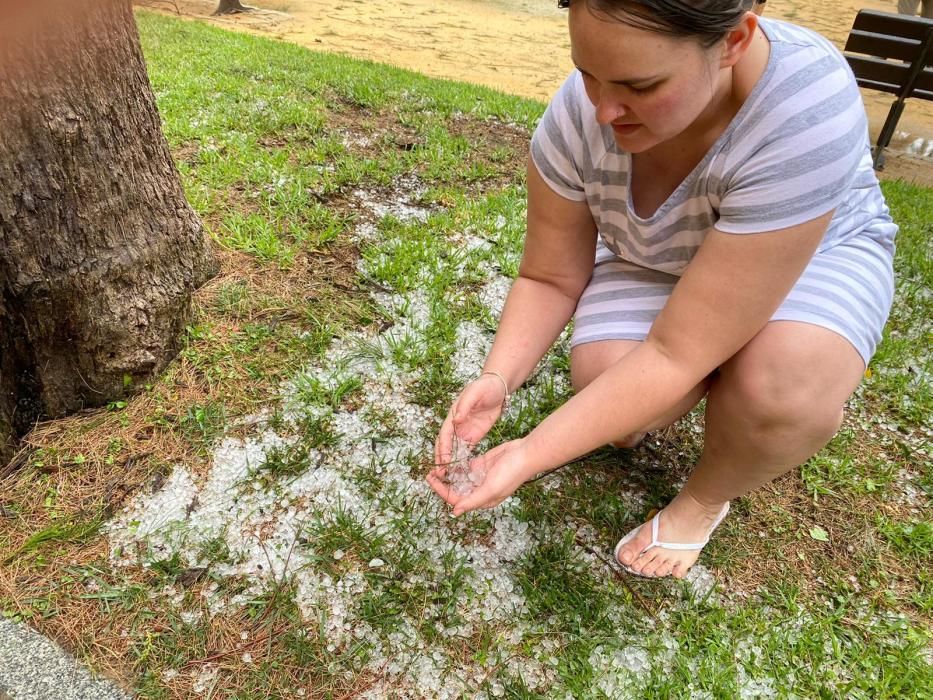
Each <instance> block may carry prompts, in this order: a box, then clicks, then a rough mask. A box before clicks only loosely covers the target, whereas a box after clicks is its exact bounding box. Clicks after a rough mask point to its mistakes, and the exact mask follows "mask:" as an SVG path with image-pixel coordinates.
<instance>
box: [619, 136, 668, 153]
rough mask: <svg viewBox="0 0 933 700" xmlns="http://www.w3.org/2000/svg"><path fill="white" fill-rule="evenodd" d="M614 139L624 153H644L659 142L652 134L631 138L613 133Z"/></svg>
mask: <svg viewBox="0 0 933 700" xmlns="http://www.w3.org/2000/svg"><path fill="white" fill-rule="evenodd" d="M615 141H616V146H618V147H619V150H622V151H625V152H626V153H644V152H645V151H648V150H651V149H652V148H654V147H655V146H657V145H658V143H660V141H659V140H658V139H657V138H654V137H653V136H646V137H640V138H631V137H626V136H619V135H615Z"/></svg>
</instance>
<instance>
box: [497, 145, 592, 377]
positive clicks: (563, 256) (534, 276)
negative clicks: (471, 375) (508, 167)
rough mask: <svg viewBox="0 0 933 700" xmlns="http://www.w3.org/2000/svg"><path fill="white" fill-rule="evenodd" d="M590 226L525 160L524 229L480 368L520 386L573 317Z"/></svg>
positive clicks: (586, 272)
mask: <svg viewBox="0 0 933 700" xmlns="http://www.w3.org/2000/svg"><path fill="white" fill-rule="evenodd" d="M595 254H596V225H595V223H594V222H593V216H592V214H591V213H590V209H589V207H588V206H587V205H586V203H585V202H574V201H571V200H569V199H565V198H563V197H561V196H560V195H558V194H556V193H555V192H554V191H553V190H551V188H550V187H548V186H547V184H546V183H545V182H544V180H543V179H541V175H540V174H538V169H537V167H536V166H535V165H534V163H533V162H532V160H531V159H530V158H529V159H528V233H527V236H526V238H525V250H524V253H523V255H522V262H521V266H520V268H519V271H518V278H517V279H516V280H515V282H514V283H513V285H512V289H511V291H510V292H509V296H508V298H507V299H506V303H505V307H504V308H503V310H502V318H501V319H500V322H499V329H498V331H497V332H496V339H495V342H494V343H493V346H492V350H491V351H490V353H489V357H488V358H487V359H486V364H485V366H484V369H487V370H495V371H497V372H499V373H501V374H502V376H503V377H504V378H505V380H506V382H507V383H508V385H509V388H510V390H511V389H515V388H516V387H518V386H520V385H521V384H522V382H524V381H525V379H527V378H528V375H529V374H531V372H532V371H533V370H534V368H535V365H537V363H538V361H539V360H540V359H541V358H542V357H543V356H544V353H546V352H547V350H548V348H549V347H550V346H551V344H552V343H553V342H554V340H555V339H556V338H557V336H558V335H560V332H561V331H562V330H563V329H564V327H565V326H566V325H567V322H568V321H569V320H570V317H571V316H572V315H573V312H574V309H575V308H576V305H577V301H578V300H579V298H580V295H581V294H582V293H583V290H584V288H585V287H586V284H587V282H589V279H590V275H591V274H592V271H593V260H594V257H595Z"/></svg>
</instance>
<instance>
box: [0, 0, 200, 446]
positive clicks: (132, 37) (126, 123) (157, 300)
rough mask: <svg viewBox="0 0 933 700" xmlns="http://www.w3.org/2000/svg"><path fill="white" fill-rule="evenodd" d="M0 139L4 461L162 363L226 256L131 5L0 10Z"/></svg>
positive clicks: (74, 2) (46, 4)
mask: <svg viewBox="0 0 933 700" xmlns="http://www.w3.org/2000/svg"><path fill="white" fill-rule="evenodd" d="M0 134H2V138H0V459H2V458H4V457H9V456H10V454H11V453H12V451H13V448H14V446H15V440H17V439H18V438H19V437H21V436H22V435H24V434H25V433H26V432H27V431H28V430H29V429H30V427H31V426H32V425H33V424H34V423H35V421H36V420H38V419H39V418H45V417H50V418H51V417H58V416H62V415H64V414H66V413H69V412H72V411H75V410H77V409H80V408H83V407H87V406H99V405H103V404H104V403H106V402H108V401H111V400H113V399H114V398H116V397H118V396H121V395H124V394H125V393H126V392H127V391H128V390H129V389H131V388H132V387H133V385H136V384H138V383H140V382H143V381H145V380H147V379H148V378H150V377H151V376H152V375H154V374H156V373H158V372H160V371H161V370H163V369H164V368H165V366H166V365H167V364H168V362H169V361H170V360H171V359H172V358H173V357H174V356H175V354H176V353H177V351H178V349H179V344H180V337H181V331H182V329H183V328H184V325H185V320H186V316H187V313H188V311H189V309H190V304H191V294H192V292H193V290H194V289H196V288H197V287H199V286H200V285H202V284H203V283H204V282H206V281H207V280H208V279H210V277H212V276H213V275H214V274H215V273H216V263H215V262H214V258H213V255H212V253H211V251H210V248H209V246H208V243H207V240H206V238H205V236H204V234H203V231H202V228H201V224H200V221H199V219H198V217H197V215H196V214H195V213H194V212H193V211H192V210H191V208H190V207H189V206H188V203H187V202H186V201H185V196H184V192H183V191H182V187H181V184H180V182H179V177H178V171H177V170H176V168H175V165H174V163H173V162H172V158H171V154H170V153H169V149H168V145H167V144H166V142H165V138H164V137H163V135H162V130H161V126H160V122H159V115H158V112H157V111H156V107H155V100H154V97H153V94H152V89H151V87H150V85H149V80H148V77H147V75H146V68H145V65H144V63H143V58H142V52H141V49H140V45H139V36H138V33H137V30H136V23H135V20H134V18H133V13H132V9H131V7H130V0H31V1H30V2H28V3H20V2H14V3H4V2H0ZM2 463H3V462H0V464H2Z"/></svg>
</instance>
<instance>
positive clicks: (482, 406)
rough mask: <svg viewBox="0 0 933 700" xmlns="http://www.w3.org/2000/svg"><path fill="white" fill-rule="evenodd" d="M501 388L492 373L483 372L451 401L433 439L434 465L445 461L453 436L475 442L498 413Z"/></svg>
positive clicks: (484, 432)
mask: <svg viewBox="0 0 933 700" xmlns="http://www.w3.org/2000/svg"><path fill="white" fill-rule="evenodd" d="M504 399H505V389H504V387H503V386H502V382H501V381H499V379H498V378H497V377H496V376H495V375H491V374H485V375H482V376H481V377H480V378H479V379H477V380H476V381H473V382H470V383H469V384H467V385H466V387H464V389H463V391H461V392H460V396H458V397H457V399H456V400H455V401H454V402H453V405H451V407H450V411H448V412H447V417H446V418H445V419H444V423H443V424H442V425H441V430H440V432H439V433H438V435H437V440H435V442H434V464H436V465H438V466H441V465H445V464H449V463H450V460H451V455H452V453H453V450H452V445H453V438H454V435H456V436H457V437H458V438H460V439H461V440H463V441H464V442H466V443H468V444H470V445H475V444H476V443H478V442H479V441H480V440H482V439H483V438H484V437H486V433H488V432H489V429H490V428H491V427H492V426H493V425H495V422H496V421H497V420H499V416H501V415H502V402H503V400H504Z"/></svg>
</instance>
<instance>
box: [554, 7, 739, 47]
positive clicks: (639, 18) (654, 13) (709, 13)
mask: <svg viewBox="0 0 933 700" xmlns="http://www.w3.org/2000/svg"><path fill="white" fill-rule="evenodd" d="M574 2H585V3H586V4H587V6H588V7H589V9H590V10H591V11H592V12H594V13H598V14H601V15H604V16H606V17H609V18H612V19H614V20H617V21H619V22H624V23H625V24H628V25H630V26H632V27H637V28H638V29H645V30H648V31H651V32H657V33H659V34H666V35H668V36H675V37H682V38H685V39H694V40H696V41H698V42H699V43H700V44H702V45H703V46H704V47H706V48H709V47H710V46H713V45H714V44H716V43H718V42H719V41H720V40H721V39H722V38H723V37H725V36H726V34H728V33H729V32H730V31H731V30H732V29H734V28H735V27H736V25H738V23H739V20H740V19H742V17H743V16H744V15H745V13H746V12H747V11H748V10H749V9H750V7H751V5H752V0H574ZM569 6H570V2H569V1H563V2H558V7H569Z"/></svg>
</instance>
